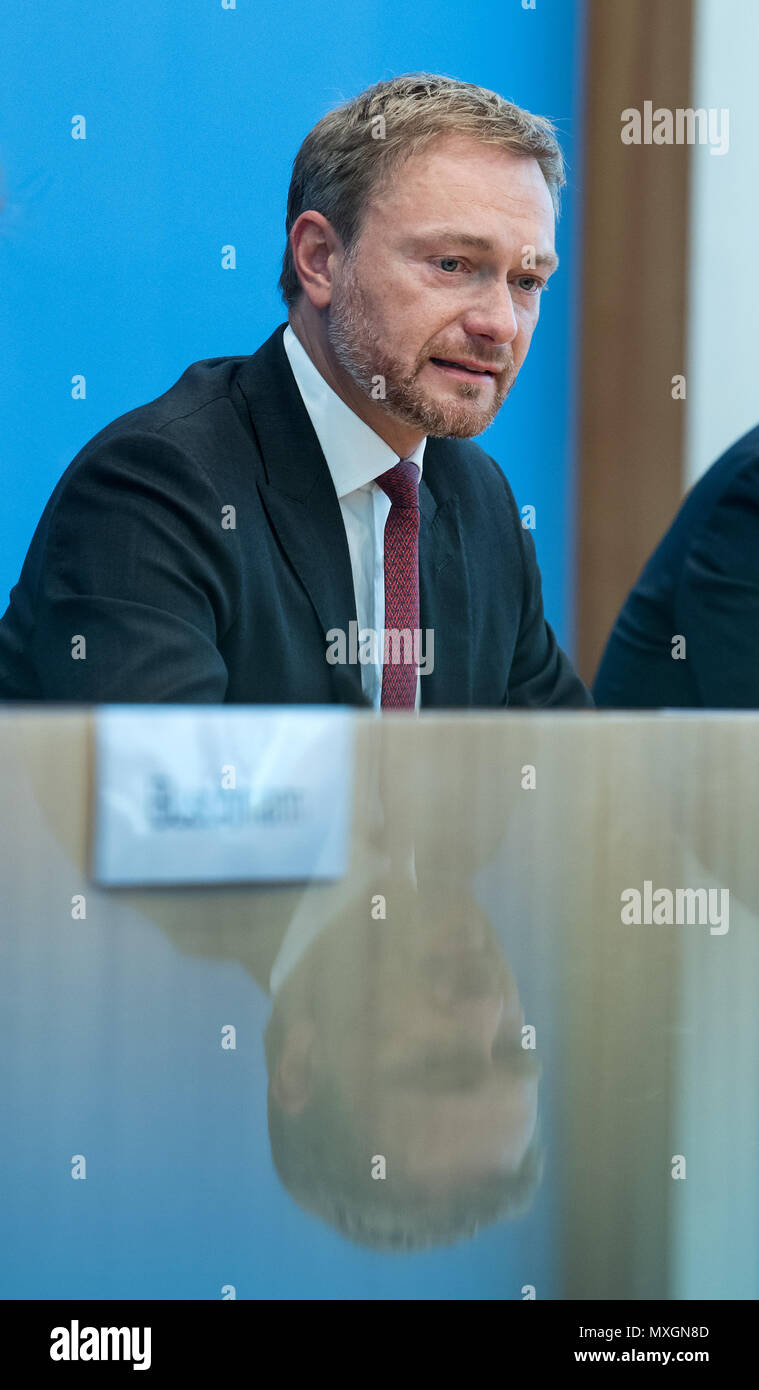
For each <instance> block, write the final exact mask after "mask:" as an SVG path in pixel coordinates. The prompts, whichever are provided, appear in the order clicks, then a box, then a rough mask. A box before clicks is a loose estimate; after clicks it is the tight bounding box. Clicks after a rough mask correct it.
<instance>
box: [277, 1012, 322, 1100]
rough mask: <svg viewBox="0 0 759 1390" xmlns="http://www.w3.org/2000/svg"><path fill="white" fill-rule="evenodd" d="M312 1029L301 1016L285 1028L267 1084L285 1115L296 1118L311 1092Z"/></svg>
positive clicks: (313, 1037)
mask: <svg viewBox="0 0 759 1390" xmlns="http://www.w3.org/2000/svg"><path fill="white" fill-rule="evenodd" d="M315 1046H316V1029H315V1027H314V1023H313V1019H311V1018H309V1017H308V1015H307V1014H301V1015H300V1017H299V1018H295V1019H293V1021H292V1023H291V1024H290V1026H289V1027H288V1029H287V1031H286V1033H285V1038H284V1042H283V1044H282V1051H281V1053H280V1056H279V1058H278V1060H277V1064H276V1066H275V1068H274V1074H273V1076H272V1078H271V1081H270V1086H271V1093H272V1095H273V1096H274V1099H275V1100H276V1102H277V1104H278V1105H279V1107H280V1108H281V1109H282V1110H284V1111H285V1113H286V1114H288V1115H300V1114H301V1113H302V1112H303V1111H304V1110H305V1109H306V1107H307V1105H308V1103H309V1101H310V1099H311V1096H312V1095H313V1090H314V1079H315V1072H314V1051H315Z"/></svg>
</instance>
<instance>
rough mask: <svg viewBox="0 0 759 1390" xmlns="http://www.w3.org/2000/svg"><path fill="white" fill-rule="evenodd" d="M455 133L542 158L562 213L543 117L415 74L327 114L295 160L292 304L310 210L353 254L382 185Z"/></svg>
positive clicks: (554, 144)
mask: <svg viewBox="0 0 759 1390" xmlns="http://www.w3.org/2000/svg"><path fill="white" fill-rule="evenodd" d="M453 134H456V135H464V136H470V137H472V138H473V139H476V140H480V141H482V143H483V144H489V145H499V146H500V147H501V148H502V149H504V150H509V151H510V152H511V153H513V154H518V155H523V156H525V157H530V156H531V157H532V158H533V159H535V160H537V163H538V164H539V165H540V168H541V170H542V171H543V176H544V178H545V181H546V184H547V185H548V189H549V192H550V194H551V199H552V202H553V206H554V210H555V212H556V213H557V215H558V211H559V189H560V188H561V187H562V186H563V185H564V184H565V182H566V178H565V174H564V160H563V158H562V154H561V150H560V148H559V144H558V141H557V139H556V135H555V133H554V127H553V125H552V123H551V122H550V121H549V120H547V119H546V118H545V117H544V116H533V115H532V114H531V113H530V112H529V111H524V110H523V109H522V108H521V107H520V106H515V105H514V104H513V102H510V101H506V100H505V99H504V98H503V97H501V96H499V95H498V93H497V92H491V91H489V90H488V89H487V88H486V87H477V86H475V85H474V84H473V83H471V82H459V81H457V80H456V78H453V77H440V76H438V75H436V74H434V73H425V72H410V73H404V74H403V75H402V76H401V77H394V78H393V79H392V80H391V81H387V82H377V83H375V85H374V86H373V87H368V88H367V89H366V91H364V92H361V93H359V95H358V96H357V97H354V98H353V100H352V101H348V102H344V103H343V104H342V105H341V106H337V107H336V108H335V109H334V110H332V111H328V112H327V115H326V116H322V119H321V120H320V121H318V122H317V123H316V125H315V126H314V127H313V130H310V131H309V133H308V135H307V136H306V138H305V140H304V141H303V144H302V145H301V147H300V149H299V150H298V153H297V155H296V156H295V160H294V162H293V171H292V178H291V180H290V189H289V192H288V196H287V216H286V219H285V230H286V232H287V246H286V247H285V254H284V257H283V261H282V274H281V275H280V278H279V286H280V289H281V291H282V298H283V299H284V301H285V303H286V304H287V305H288V306H290V305H292V304H293V303H294V301H295V300H296V298H297V296H298V294H299V292H300V284H299V281H298V276H297V274H296V270H295V264H294V262H293V256H292V250H291V247H290V232H291V230H292V227H293V224H294V223H295V222H296V221H297V219H298V218H299V217H300V214H301V213H302V212H305V211H306V209H310V208H313V209H314V211H316V212H320V213H321V214H322V216H323V217H326V218H327V221H328V222H330V223H331V224H332V226H333V228H334V230H335V231H336V232H337V234H338V236H339V237H340V240H341V241H342V244H343V247H344V249H345V252H346V254H347V255H350V253H351V251H352V249H353V248H354V246H355V243H356V242H357V240H358V238H359V236H360V233H361V224H362V218H363V214H364V211H365V209H366V206H367V203H368V201H369V198H370V197H371V195H372V194H376V192H377V191H378V189H379V188H380V186H381V184H382V182H383V181H384V180H386V179H387V178H388V176H389V175H390V174H391V173H392V172H393V170H395V169H396V168H397V167H398V165H400V164H402V163H403V162H404V161H405V160H406V159H408V158H409V157H410V156H411V155H413V154H416V153H417V152H418V151H419V150H420V149H422V148H423V147H424V146H425V145H426V144H428V143H429V141H431V140H433V139H434V138H435V137H436V136H442V135H453Z"/></svg>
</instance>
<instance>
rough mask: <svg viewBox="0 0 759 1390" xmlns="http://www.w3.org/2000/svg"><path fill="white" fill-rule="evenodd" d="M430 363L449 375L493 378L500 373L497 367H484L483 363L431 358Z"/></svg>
mask: <svg viewBox="0 0 759 1390" xmlns="http://www.w3.org/2000/svg"><path fill="white" fill-rule="evenodd" d="M430 362H431V363H432V365H433V367H438V368H439V369H440V370H441V371H444V372H447V373H448V374H449V375H455V376H460V377H462V378H465V377H493V376H495V374H496V372H497V371H498V368H497V367H484V366H483V365H482V364H481V363H476V362H460V361H458V360H454V359H453V358H448V357H431V358H430Z"/></svg>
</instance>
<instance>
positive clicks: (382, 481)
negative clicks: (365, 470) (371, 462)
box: [374, 459, 419, 507]
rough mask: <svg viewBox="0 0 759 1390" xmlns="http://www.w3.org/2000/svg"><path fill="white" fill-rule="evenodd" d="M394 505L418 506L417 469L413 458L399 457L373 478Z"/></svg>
mask: <svg viewBox="0 0 759 1390" xmlns="http://www.w3.org/2000/svg"><path fill="white" fill-rule="evenodd" d="M374 481H375V482H376V483H377V485H378V486H379V487H381V488H382V491H383V492H386V493H387V495H388V497H389V498H390V501H391V502H392V504H393V506H394V507H418V506H419V469H418V467H417V465H416V464H415V463H414V460H413V459H401V460H400V462H399V463H396V464H395V466H394V467H393V468H388V470H387V472H386V473H380V476H379V477H378V478H375V480H374Z"/></svg>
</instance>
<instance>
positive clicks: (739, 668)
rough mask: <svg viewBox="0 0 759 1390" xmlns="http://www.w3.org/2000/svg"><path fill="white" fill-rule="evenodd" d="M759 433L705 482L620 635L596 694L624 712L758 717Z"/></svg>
mask: <svg viewBox="0 0 759 1390" xmlns="http://www.w3.org/2000/svg"><path fill="white" fill-rule="evenodd" d="M758 641H759V426H757V427H756V428H755V429H753V430H750V431H749V433H748V434H745V435H744V436H743V437H742V439H739V440H738V441H737V443H736V444H733V445H732V447H731V448H730V449H728V450H727V452H726V453H724V454H723V455H722V457H721V458H719V459H718V460H717V462H716V463H715V464H713V465H712V467H711V468H710V469H708V471H707V472H706V473H705V474H704V476H703V477H702V478H701V479H699V481H698V482H697V483H696V485H695V487H693V488H692V489H691V491H690V492H689V493H688V496H687V497H686V499H685V501H684V502H683V504H682V506H681V508H680V511H679V512H678V514H677V516H676V517H675V520H674V521H673V523H672V525H671V527H670V528H669V530H668V531H667V533H666V535H665V536H664V538H663V540H662V541H660V543H659V545H658V546H657V548H656V550H655V551H654V553H653V555H652V556H651V558H650V559H649V561H648V563H647V564H646V566H645V568H644V570H643V572H642V574H641V576H640V578H639V579H638V582H637V583H636V585H635V587H634V588H633V589H632V591H631V593H630V594H629V596H628V598H627V600H626V601H625V604H624V606H623V608H622V610H621V612H620V614H619V617H618V618H617V621H616V623H615V625H614V628H613V629H612V633H611V636H610V638H609V641H608V643H607V646H606V650H605V652H604V654H603V658H602V660H601V664H600V666H599V669H598V675H597V676H596V681H595V685H594V687H593V695H594V697H595V700H596V703H597V704H598V705H606V706H612V707H615V708H617V709H650V708H656V707H667V708H685V709H693V708H707V709H708V708H712V709H756V708H759V649H758V646H757V643H758Z"/></svg>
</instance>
